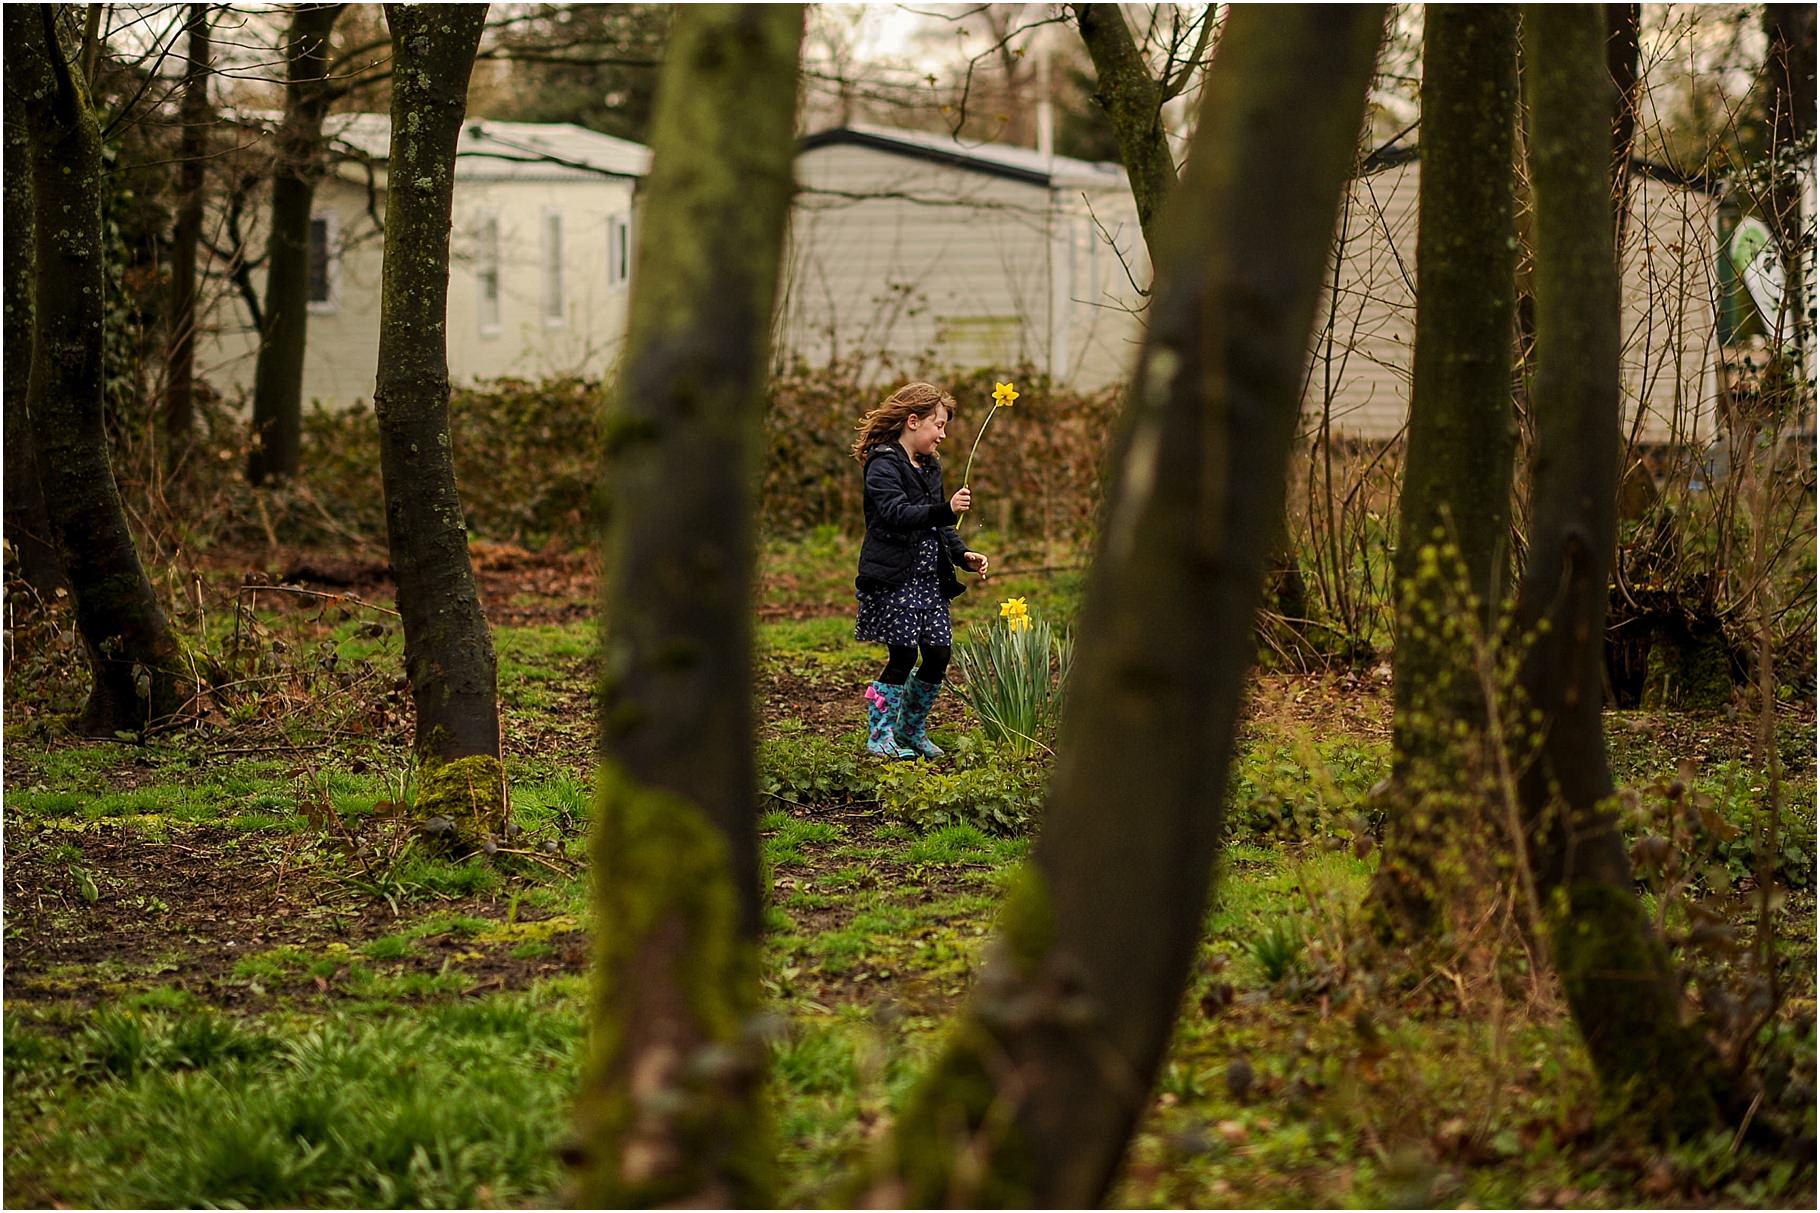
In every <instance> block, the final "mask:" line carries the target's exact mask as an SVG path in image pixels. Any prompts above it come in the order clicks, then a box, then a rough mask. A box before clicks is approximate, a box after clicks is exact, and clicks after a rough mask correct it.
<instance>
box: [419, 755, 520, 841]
mask: <svg viewBox="0 0 1820 1213" xmlns="http://www.w3.org/2000/svg"><path fill="white" fill-rule="evenodd" d="M414 808H415V811H416V813H417V816H418V817H419V818H423V819H427V818H431V817H446V818H448V819H449V821H450V822H451V823H453V825H454V826H455V834H456V841H457V843H458V845H459V846H460V848H461V849H462V850H464V851H472V850H474V849H476V848H477V847H479V846H480V845H481V844H482V843H483V842H485V841H486V840H487V838H488V836H489V835H491V836H497V835H500V834H503V833H504V832H505V828H506V819H507V817H508V815H509V814H510V812H511V806H510V805H509V804H508V802H507V800H506V772H505V767H504V766H502V765H501V764H500V761H499V759H498V758H497V757H495V756H494V755H492V754H468V755H464V756H463V757H461V758H456V759H452V760H450V761H448V762H441V763H435V764H431V765H427V766H425V767H423V768H422V769H421V770H420V771H419V773H418V776H417V799H416V801H415V805H414Z"/></svg>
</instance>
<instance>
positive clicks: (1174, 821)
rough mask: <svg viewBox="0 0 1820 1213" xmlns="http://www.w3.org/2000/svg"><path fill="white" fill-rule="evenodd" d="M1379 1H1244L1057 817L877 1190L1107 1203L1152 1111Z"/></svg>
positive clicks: (1167, 264) (1135, 451) (1174, 222)
mask: <svg viewBox="0 0 1820 1213" xmlns="http://www.w3.org/2000/svg"><path fill="white" fill-rule="evenodd" d="M1383 15H1384V14H1383V9H1382V8H1381V7H1380V6H1375V5H1357V6H1343V7H1336V8H1317V7H1315V6H1312V5H1285V6H1281V7H1272V8H1263V7H1257V6H1236V7H1234V8H1233V9H1232V15H1231V17H1230V18H1229V19H1228V24H1227V27H1226V30H1225V33H1224V35H1223V37H1222V40H1221V43H1220V47H1219V50H1218V52H1217V54H1216V57H1215V62H1214V65H1213V68H1212V70H1211V71H1210V72H1209V74H1208V81H1207V86H1206V93H1205V96H1204V98H1203V101H1202V108H1201V113H1200V120H1199V126H1198V129H1197V133H1196V135H1195V140H1196V147H1195V149H1194V151H1193V152H1192V153H1191V154H1190V156H1189V159H1188V170H1187V175H1186V176H1185V178H1184V179H1183V182H1182V185H1181V188H1180V189H1179V190H1177V191H1176V195H1175V197H1174V198H1173V199H1172V201H1171V202H1170V204H1169V206H1168V209H1167V211H1166V213H1165V216H1164V221H1163V228H1162V231H1161V233H1160V234H1161V236H1162V239H1163V244H1162V246H1161V248H1160V250H1159V252H1160V256H1159V257H1158V280H1157V291H1156V295H1155V301H1154V303H1153V309H1152V319H1151V323H1150V329H1149V333H1148V335H1147V337H1146V340H1145V344H1144V348H1143V351H1142V352H1141V354H1140V355H1139V362H1138V367H1137V375H1136V380H1135V382H1134V383H1133V385H1132V389H1131V404H1130V406H1129V408H1128V410H1127V415H1126V418H1125V421H1124V424H1123V428H1122V430H1121V434H1120V438H1119V444H1118V448H1117V451H1116V453H1115V456H1114V458H1113V461H1112V463H1111V466H1112V467H1113V468H1114V469H1115V471H1114V475H1115V482H1114V488H1113V496H1112V500H1111V503H1110V505H1109V508H1108V514H1107V521H1106V525H1105V527H1104V529H1103V532H1102V535H1101V538H1100V543H1099V550H1098V552H1097V553H1096V556H1095V560H1094V563H1093V567H1092V572H1091V575H1090V579H1089V584H1088V588H1087V592H1086V598H1085V601H1084V602H1083V604H1082V608H1081V618H1080V635H1081V637H1082V643H1081V644H1080V646H1079V649H1078V656H1077V657H1076V659H1075V668H1074V673H1073V675H1072V678H1073V680H1074V681H1073V684H1072V690H1071V691H1070V694H1069V699H1068V709H1067V713H1066V716H1065V718H1064V720H1063V723H1062V737H1061V742H1060V743H1059V744H1058V746H1057V755H1058V757H1057V762H1056V769H1055V774H1054V777H1053V781H1052V783H1051V789H1050V794H1049V799H1048V804H1047V806H1046V808H1045V810H1044V817H1043V830H1042V833H1041V835H1040V836H1039V837H1038V839H1037V842H1036V849H1035V855H1034V858H1033V861H1032V864H1031V866H1030V867H1029V868H1028V869H1026V871H1025V872H1024V873H1022V874H1021V875H1020V877H1019V879H1018V881H1017V882H1016V884H1015V885H1014V887H1013V889H1012V890H1011V891H1010V893H1009V895H1008V898H1007V904H1006V908H1005V910H1004V914H1003V919H1002V923H1001V926H1000V934H999V937H998V939H997V941H996V943H995V946H994V951H993V953H992V955H991V956H990V957H989V959H988V961H987V968H986V971H985V973H984V974H983V975H982V978H981V981H980V983H979V986H978V989H977V991H976V994H975V996H974V998H973V1000H972V1002H971V1003H970V1004H969V1006H968V1008H967V1010H966V1011H965V1012H964V1013H963V1017H962V1019H961V1022H960V1024H959V1025H958V1027H957V1029H956V1030H955V1033H954V1035H953V1036H952V1038H951V1039H950V1040H949V1042H948V1044H947V1046H946V1049H945V1051H944V1053H943V1054H942V1055H941V1056H940V1057H939V1058H938V1059H937V1060H936V1062H935V1063H934V1064H933V1065H932V1067H931V1069H930V1071H929V1074H928V1076H927V1077H926V1078H925V1080H924V1081H923V1083H922V1084H921V1086H920V1087H919V1088H918V1089H917V1091H916V1092H915V1093H914V1094H913V1095H912V1098H911V1101H910V1104H909V1105H908V1107H907V1108H906V1109H905V1112H904V1114H903V1116H902V1117H901V1118H900V1122H899V1125H898V1130H897V1133H896V1135H895V1137H894V1138H893V1139H892V1141H891V1143H890V1145H889V1148H888V1151H887V1154H886V1157H885V1158H884V1159H882V1160H881V1175H880V1177H879V1179H878V1181H877V1185H878V1186H877V1187H876V1188H875V1190H874V1191H873V1192H872V1193H871V1197H872V1203H877V1204H884V1205H894V1204H908V1205H943V1204H954V1205H962V1206H965V1205H995V1206H996V1205H1013V1206H1015V1205H1028V1206H1051V1205H1062V1206H1077V1207H1078V1206H1087V1205H1093V1204H1096V1203H1098V1202H1099V1201H1100V1200H1102V1199H1103V1198H1104V1196H1105V1194H1106V1192H1107V1190H1108V1187H1109V1186H1110V1184H1111V1182H1112V1179H1113V1177H1114V1174H1115V1172H1116V1169H1117V1166H1118V1163H1119V1160H1120V1158H1121V1157H1122V1156H1123V1153H1124V1150H1125V1147H1126V1144H1127V1142H1128V1140H1129V1138H1130V1135H1131V1133H1132V1131H1133V1129H1134V1128H1135V1126H1136V1124H1137V1122H1138V1119H1139V1117H1140V1116H1141V1115H1142V1113H1143V1111H1144V1109H1145V1108H1146V1106H1148V1103H1149V1099H1150V1089H1151V1084H1152V1082H1153V1080H1154V1077H1155V1074H1156V1070H1157V1067H1158V1065H1159V1063H1160V1061H1161V1058H1162V1056H1163V1053H1164V1050H1165V1048H1166V1046H1167V1044H1168V1041H1169V1037H1170V1033H1171V1030H1172V1029H1173V1026H1174V1022H1175V1016H1176V1012H1177V1009H1178V1007H1179V1005H1180V1001H1181V996H1182V990H1183V987H1184V984H1185V982H1186V980H1187V976H1188V971H1189V965H1190V961H1191V959H1192V957H1193V954H1194V950H1195V947H1196V945H1197V943H1198V942H1199V940H1200V938H1201V932H1202V928H1203V926H1204V925H1205V913H1206V905H1207V894H1208V890H1209V886H1210V884H1211V877H1212V872H1213V864H1214V860H1215V858H1216V855H1217V851H1218V846H1219V838H1220V833H1221V818H1222V813H1221V804H1222V801H1223V800H1224V799H1225V797H1226V794H1227V790H1228V789H1227V772H1228V767H1229V760H1230V756H1231V752H1232V741H1233V730H1234V727H1235V724H1236V721H1237V718H1238V712H1239V706H1240V700H1241V696H1242V692H1243V688H1244V684H1245V679H1246V675H1247V673H1248V671H1249V669H1250V666H1251V662H1252V658H1253V656H1254V654H1255V651H1256V646H1255V642H1254V640H1253V625H1254V619H1253V616H1254V613H1255V610H1256V607H1257V603H1258V599H1259V591H1260V585H1261V580H1262V575H1263V571H1264V563H1265V556H1266V553H1267V551H1268V550H1269V546H1270V544H1271V542H1272V540H1273V539H1274V537H1275V534H1276V530H1277V528H1278V526H1279V525H1280V524H1281V515H1282V510H1283V487H1284V478H1285V472H1286V462H1287V459H1288V454H1289V446H1290V441H1291V438H1292V436H1293V433H1294V430H1295V425H1296V418H1297V414H1298V412H1299V405H1300V397H1301V390H1300V389H1301V382H1302V375H1303V372H1304V368H1305V367H1306V364H1307V356H1308V342H1309V339H1310V334H1311V331H1312V327H1313V321H1314V313H1315V304H1316V300H1317V298H1318V296H1319V294H1320V290H1321V282H1322V277H1323V269H1324V267H1325V266H1326V264H1327V257H1328V252H1329V249H1330V248H1331V243H1332V239H1333V230H1334V224H1335V220H1336V218H1337V216H1338V214H1339V204H1340V198H1341V194H1342V190H1343V187H1344V184H1345V180H1346V177H1347V174H1348V172H1349V170H1350V168H1351V165H1352V163H1353V158H1354V156H1355V154H1356V152H1357V147H1358V136H1359V130H1360V124H1361V121H1362V118H1363V115H1364V104H1365V95H1366V89H1367V85H1368V83H1369V81H1370V78H1371V73H1372V68H1373V64H1374V60H1375V52H1376V49H1377V45H1378V40H1379V35H1380V33H1381V31H1382V26H1383ZM1266 230H1267V231H1269V232H1270V233H1271V255H1270V256H1268V257H1259V256H1257V255H1256V248H1255V243H1254V241H1255V234H1256V233H1258V232H1260V231H1266ZM1140 738H1141V739H1142V743H1141V744H1135V743H1136V741H1137V739H1140Z"/></svg>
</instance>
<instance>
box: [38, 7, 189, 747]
mask: <svg viewBox="0 0 1820 1213" xmlns="http://www.w3.org/2000/svg"><path fill="white" fill-rule="evenodd" d="M58 7H59V6H55V5H29V6H28V5H23V4H19V5H9V6H8V7H7V9H6V41H7V43H8V50H9V53H8V55H7V57H6V68H7V74H8V76H9V77H11V79H12V83H13V90H12V93H13V96H15V97H17V98H19V101H20V108H21V109H22V111H23V112H24V115H25V122H26V129H27V132H28V134H29V137H30V146H31V181H32V205H33V212H34V213H33V231H34V233H35V235H36V238H37V241H36V247H35V249H34V250H33V251H34V265H33V270H34V273H33V282H32V292H33V299H32V303H33V320H34V324H33V328H32V357H31V377H30V380H29V382H28V385H27V389H26V413H27V416H28V418H29V422H30V430H31V435H32V438H33V439H34V445H35V447H36V453H37V462H38V478H39V482H40V483H41V484H42V486H43V490H44V504H45V507H46V509H47V511H48V513H49V517H50V524H51V535H52V538H53V540H54V542H55V543H56V545H57V549H58V551H59V552H60V554H61V555H62V558H63V567H64V571H65V572H66V573H67V574H68V577H69V582H70V589H71V593H72V595H73V597H74V598H75V603H76V626H77V629H78V630H79V631H80V632H81V634H82V639H83V643H84V645H85V646H86V648H87V649H88V655H89V663H90V665H91V667H92V669H93V672H94V679H95V682H94V687H93V689H92V690H91V691H90V693H89V699H88V703H87V705H86V706H85V707H84V708H83V710H82V716H81V718H80V721H79V727H80V728H81V730H82V732H83V733H85V734H87V735H90V736H104V737H105V736H112V735H114V734H115V733H116V732H121V731H126V730H133V731H138V730H142V729H144V728H145V727H146V726H147V725H148V724H153V723H156V722H158V721H161V720H164V719H166V718H168V717H170V716H172V715H174V714H175V713H177V712H178V711H179V710H180V709H181V708H182V707H183V706H184V704H185V702H186V700H187V697H188V696H187V690H186V687H185V685H184V678H183V675H182V669H181V667H182V652H181V650H180V648H179V646H178V643H177V638H176V636H175V635H173V634H172V632H171V628H170V624H169V623H168V622H167V621H166V619H165V616H164V611H163V610H162V609H161V608H160V607H159V605H158V599H157V596H156V595H155V594H154V593H153V591H152V585H151V582H150V581H149V580H148V579H147V578H146V575H145V569H144V567H143V566H142V565H141V564H140V563H139V553H138V551H137V550H136V549H135V548H134V546H133V537H132V533H131V532H130V531H129V530H128V529H127V520H126V511H125V509H124V508H123V507H122V505H121V502H120V493H119V490H118V489H117V488H116V487H115V484H114V473H113V469H112V467H110V466H109V463H108V448H107V431H106V428H105V424H104V422H103V411H102V352H101V350H102V314H103V298H104V296H103V286H104V273H103V267H102V257H103V256H104V252H103V249H104V245H103V241H102V233H101V133H100V130H99V129H98V128H97V126H96V124H95V117H94V114H93V112H92V111H91V110H90V109H89V105H88V97H87V93H86V90H85V89H84V88H83V86H82V84H81V82H80V81H79V80H77V79H76V78H75V77H74V76H73V75H72V73H71V70H70V64H69V61H68V59H67V58H66V57H65V56H64V52H63V47H62V45H61V43H59V41H58V39H57V34H56V29H55V20H56V17H55V14H56V12H57V9H58Z"/></svg>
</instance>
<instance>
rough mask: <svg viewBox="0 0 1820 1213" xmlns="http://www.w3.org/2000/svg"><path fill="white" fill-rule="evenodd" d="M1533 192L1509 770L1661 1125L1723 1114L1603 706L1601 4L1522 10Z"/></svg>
mask: <svg viewBox="0 0 1820 1213" xmlns="http://www.w3.org/2000/svg"><path fill="white" fill-rule="evenodd" d="M1523 21H1524V38H1525V41H1526V43H1527V53H1526V54H1525V56H1524V64H1525V72H1526V80H1525V87H1526V88H1527V90H1528V100H1529V112H1530V146H1529V159H1530V165H1531V180H1532V182H1533V185H1534V191H1535V207H1536V217H1535V230H1536V275H1535V293H1536V373H1535V384H1534V389H1533V408H1534V420H1535V429H1536V454H1535V464H1534V469H1533V475H1532V489H1531V503H1530V537H1529V560H1528V563H1527V567H1526V569H1525V572H1524V576H1523V582H1522V586H1521V589H1520V592H1519V598H1518V602H1519V620H1520V622H1521V624H1522V630H1523V633H1524V635H1525V636H1531V635H1533V640H1532V641H1531V643H1530V647H1529V649H1528V651H1527V652H1526V653H1525V655H1524V660H1523V663H1522V667H1521V670H1520V674H1519V681H1520V687H1521V692H1522V694H1523V696H1524V700H1525V702H1526V703H1527V704H1528V706H1529V708H1530V709H1531V711H1532V712H1534V713H1535V714H1536V718H1537V719H1538V720H1539V721H1540V724H1539V728H1540V736H1539V738H1538V739H1537V741H1538V749H1537V752H1536V753H1535V755H1534V759H1533V761H1532V762H1531V763H1530V764H1529V766H1528V767H1527V768H1526V769H1525V770H1524V772H1523V774H1522V776H1521V778H1520V781H1519V792H1520V797H1521V802H1522V806H1523V810H1524V815H1525V821H1526V825H1527V827H1528V828H1529V830H1530V832H1531V844H1530V863H1531V867H1532V871H1533V873H1534V876H1535V882H1536V887H1537V890H1538V892H1539V893H1540V894H1541V895H1542V896H1543V898H1544V905H1545V910H1546V914H1547V917H1548V933H1549V937H1550V940H1551V945H1552V949H1553V952H1554V961H1555V969H1556V972H1557V974H1558V975H1559V977H1560V980H1561V984H1562V988H1563V990H1564V992H1565V993H1566V996H1567V1001H1568V1005H1569V1007H1570V1008H1571V1009H1572V1012H1573V1016H1574V1020H1575V1022H1576V1023H1577V1024H1578V1025H1579V1028H1580V1033H1581V1035H1582V1036H1583V1037H1584V1039H1585V1041H1586V1046H1587V1051H1588V1053H1589V1054H1590V1056H1591V1058H1592V1061H1593V1065H1594V1067H1595V1068H1596V1069H1597V1071H1598V1073H1599V1076H1600V1078H1601V1080H1602V1082H1604V1083H1605V1084H1606V1085H1607V1086H1608V1087H1609V1088H1610V1089H1612V1090H1613V1091H1615V1092H1618V1093H1622V1094H1623V1095H1625V1096H1626V1097H1627V1098H1629V1099H1630V1100H1631V1101H1632V1102H1633V1103H1634V1104H1635V1106H1636V1108H1637V1110H1638V1111H1639V1112H1640V1113H1641V1114H1643V1115H1644V1116H1646V1117H1648V1118H1649V1119H1650V1120H1651V1121H1652V1122H1653V1123H1655V1124H1656V1125H1657V1126H1658V1127H1663V1128H1668V1129H1671V1130H1675V1131H1681V1132H1699V1131H1703V1130H1705V1129H1708V1128H1711V1127H1712V1126H1713V1125H1715V1124H1716V1123H1717V1116H1716V1108H1717V1103H1718V1099H1717V1093H1718V1092H1717V1086H1716V1083H1715V1080H1714V1078H1713V1073H1714V1059H1713V1057H1712V1054H1711V1052H1710V1050H1709V1049H1708V1047H1707V1045H1706V1043H1705V1041H1704V1040H1703V1039H1702V1038H1701V1036H1700V1035H1699V1033H1698V1032H1697V1031H1695V1030H1693V1029H1691V1028H1689V1027H1684V1026H1683V1025H1682V1022H1681V1010H1682V998H1681V993H1680V987H1679V985H1678V983H1677V981H1676V979H1675V976H1674V972H1673V969H1672V966H1671V964H1670V961H1669V957H1668V953H1667V950H1666V948H1665V946H1664V945H1663V942H1662V940H1661V939H1660V938H1658V937H1657V936H1656V934H1655V933H1654V931H1653V930H1652V929H1651V928H1650V926H1649V923H1648V921H1647V920H1646V919H1645V917H1644V914H1643V909H1642V906H1641V904H1640V903H1639V902H1638V901H1637V898H1636V895H1635V893H1634V891H1633V885H1632V874H1631V868H1630V860H1629V858H1628V856H1627V855H1626V854H1625V851H1624V846H1623V843H1622V841H1621V839H1620V837H1619V834H1618V822H1617V817H1616V814H1615V813H1614V812H1613V811H1612V809H1611V807H1610V802H1609V797H1610V796H1611V794H1612V782H1611V774H1610V770H1609V768H1608V766H1607V763H1606V753H1605V736H1604V731H1603V726H1602V722H1601V719H1600V713H1601V709H1602V708H1603V706H1604V689H1603V683H1602V673H1601V671H1602V652H1603V642H1604V636H1605V608H1606V601H1607V588H1606V586H1607V580H1608V578H1609V576H1610V572H1611V563H1612V553H1613V548H1614V546H1615V544H1616V542H1617V488H1618V485H1617V478H1618V475H1617V474H1618V455H1619V451H1620V439H1619V380H1618V351H1619V321H1618V273H1617V261H1616V258H1615V257H1614V255H1613V248H1612V243H1611V242H1612V236H1613V231H1612V228H1613V225H1612V223H1611V222H1610V219H1611V210H1610V206H1611V187H1610V178H1609V174H1608V171H1607V166H1608V165H1609V163H1610V158H1611V120H1612V107H1613V103H1614V101H1615V93H1614V91H1613V89H1612V85H1611V78H1610V75H1609V74H1608V73H1607V71H1606V70H1605V63H1604V48H1603V40H1604V33H1605V31H1604V25H1603V22H1602V20H1601V17H1600V12H1599V9H1598V7H1597V6H1592V5H1561V6H1553V5H1530V6H1527V7H1526V8H1525V9H1524V15H1523Z"/></svg>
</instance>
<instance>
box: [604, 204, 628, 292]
mask: <svg viewBox="0 0 1820 1213" xmlns="http://www.w3.org/2000/svg"><path fill="white" fill-rule="evenodd" d="M630 281H632V216H630V215H627V214H619V215H610V216H608V218H607V285H608V286H625V285H626V284H627V283H628V282H630Z"/></svg>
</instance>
